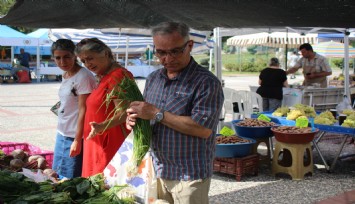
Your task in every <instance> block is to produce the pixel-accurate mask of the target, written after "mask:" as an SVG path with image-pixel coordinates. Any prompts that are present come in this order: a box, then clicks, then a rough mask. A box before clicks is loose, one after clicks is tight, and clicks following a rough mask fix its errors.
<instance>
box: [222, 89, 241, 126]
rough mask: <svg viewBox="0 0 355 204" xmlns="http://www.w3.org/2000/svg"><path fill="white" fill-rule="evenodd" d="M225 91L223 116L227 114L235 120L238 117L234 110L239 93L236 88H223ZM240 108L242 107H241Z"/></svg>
mask: <svg viewBox="0 0 355 204" xmlns="http://www.w3.org/2000/svg"><path fill="white" fill-rule="evenodd" d="M223 93H224V104H223V111H222V113H223V118H226V116H230V115H231V117H232V119H233V120H235V119H238V114H237V113H235V112H234V109H233V103H234V102H238V100H239V99H238V98H239V97H238V93H237V91H236V90H234V89H231V88H226V87H224V88H223ZM239 110H240V109H239Z"/></svg>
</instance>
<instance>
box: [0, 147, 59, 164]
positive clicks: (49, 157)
mask: <svg viewBox="0 0 355 204" xmlns="http://www.w3.org/2000/svg"><path fill="white" fill-rule="evenodd" d="M0 149H1V150H2V151H4V152H5V153H6V154H9V153H11V152H12V151H13V150H15V149H22V150H23V151H25V152H27V153H28V154H29V155H41V156H43V157H44V158H45V159H46V161H47V163H48V167H49V168H52V164H53V151H47V150H41V148H39V147H36V146H33V145H31V144H28V143H16V142H0Z"/></svg>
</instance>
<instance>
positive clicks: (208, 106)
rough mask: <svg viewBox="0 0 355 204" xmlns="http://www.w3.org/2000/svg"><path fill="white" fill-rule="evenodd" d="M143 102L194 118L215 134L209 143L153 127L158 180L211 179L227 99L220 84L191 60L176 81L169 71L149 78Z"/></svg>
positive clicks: (160, 125) (154, 157) (208, 140)
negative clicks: (219, 125) (220, 119)
mask: <svg viewBox="0 0 355 204" xmlns="http://www.w3.org/2000/svg"><path fill="white" fill-rule="evenodd" d="M144 98H145V100H146V102H148V103H151V104H154V105H155V106H157V108H159V109H160V108H163V109H164V110H165V111H168V112H170V113H173V114H176V115H180V116H191V118H192V119H193V120H194V121H195V122H197V123H198V124H200V125H201V126H204V127H206V128H209V129H212V130H213V133H212V135H211V136H210V137H208V138H207V139H203V138H200V137H196V136H192V135H187V134H183V133H180V132H178V131H175V130H173V129H171V128H169V127H167V126H165V125H162V124H161V123H156V124H154V125H153V138H152V146H151V147H152V150H153V154H152V155H153V163H154V168H155V170H156V173H157V177H158V178H164V179H171V180H197V179H204V178H208V177H211V176H212V165H213V158H214V153H215V135H216V128H217V125H218V122H219V120H218V118H219V115H220V113H221V109H222V105H223V101H224V96H223V91H222V86H221V83H220V81H219V80H218V78H217V77H216V76H214V75H213V74H212V73H211V72H210V71H208V70H207V69H206V68H203V67H201V66H200V65H198V64H197V63H196V61H195V60H194V59H193V58H192V57H191V60H190V63H189V65H188V66H187V67H186V68H185V69H184V70H183V71H182V72H181V73H180V74H179V75H178V76H177V77H176V78H174V79H169V78H168V77H167V74H166V69H165V68H163V69H160V70H157V71H155V72H153V73H152V74H151V75H150V76H148V78H147V81H146V85H145V90H144Z"/></svg>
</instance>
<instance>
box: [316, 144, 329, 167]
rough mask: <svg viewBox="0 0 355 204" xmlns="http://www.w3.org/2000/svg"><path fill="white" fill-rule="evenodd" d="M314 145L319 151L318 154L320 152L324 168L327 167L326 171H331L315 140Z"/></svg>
mask: <svg viewBox="0 0 355 204" xmlns="http://www.w3.org/2000/svg"><path fill="white" fill-rule="evenodd" d="M312 143H313V146H314V148H316V150H317V152H318V154H319V156H320V158H321V159H322V161H323V164H324V166H325V169H326V170H327V171H329V165H328V164H327V161H325V159H324V157H323V154H322V152H321V151H320V149H319V147H318V144H317V141H315V140H313V141H312Z"/></svg>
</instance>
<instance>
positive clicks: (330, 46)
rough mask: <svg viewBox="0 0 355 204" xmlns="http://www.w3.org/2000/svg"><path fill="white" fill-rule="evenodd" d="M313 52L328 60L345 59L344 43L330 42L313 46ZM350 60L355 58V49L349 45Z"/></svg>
mask: <svg viewBox="0 0 355 204" xmlns="http://www.w3.org/2000/svg"><path fill="white" fill-rule="evenodd" d="M312 47H313V50H314V51H315V52H317V53H318V54H320V55H323V56H325V57H328V58H345V57H346V56H345V51H344V43H340V42H334V41H328V42H321V43H318V44H316V45H312ZM348 58H355V48H353V47H352V46H350V45H349V56H348Z"/></svg>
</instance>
